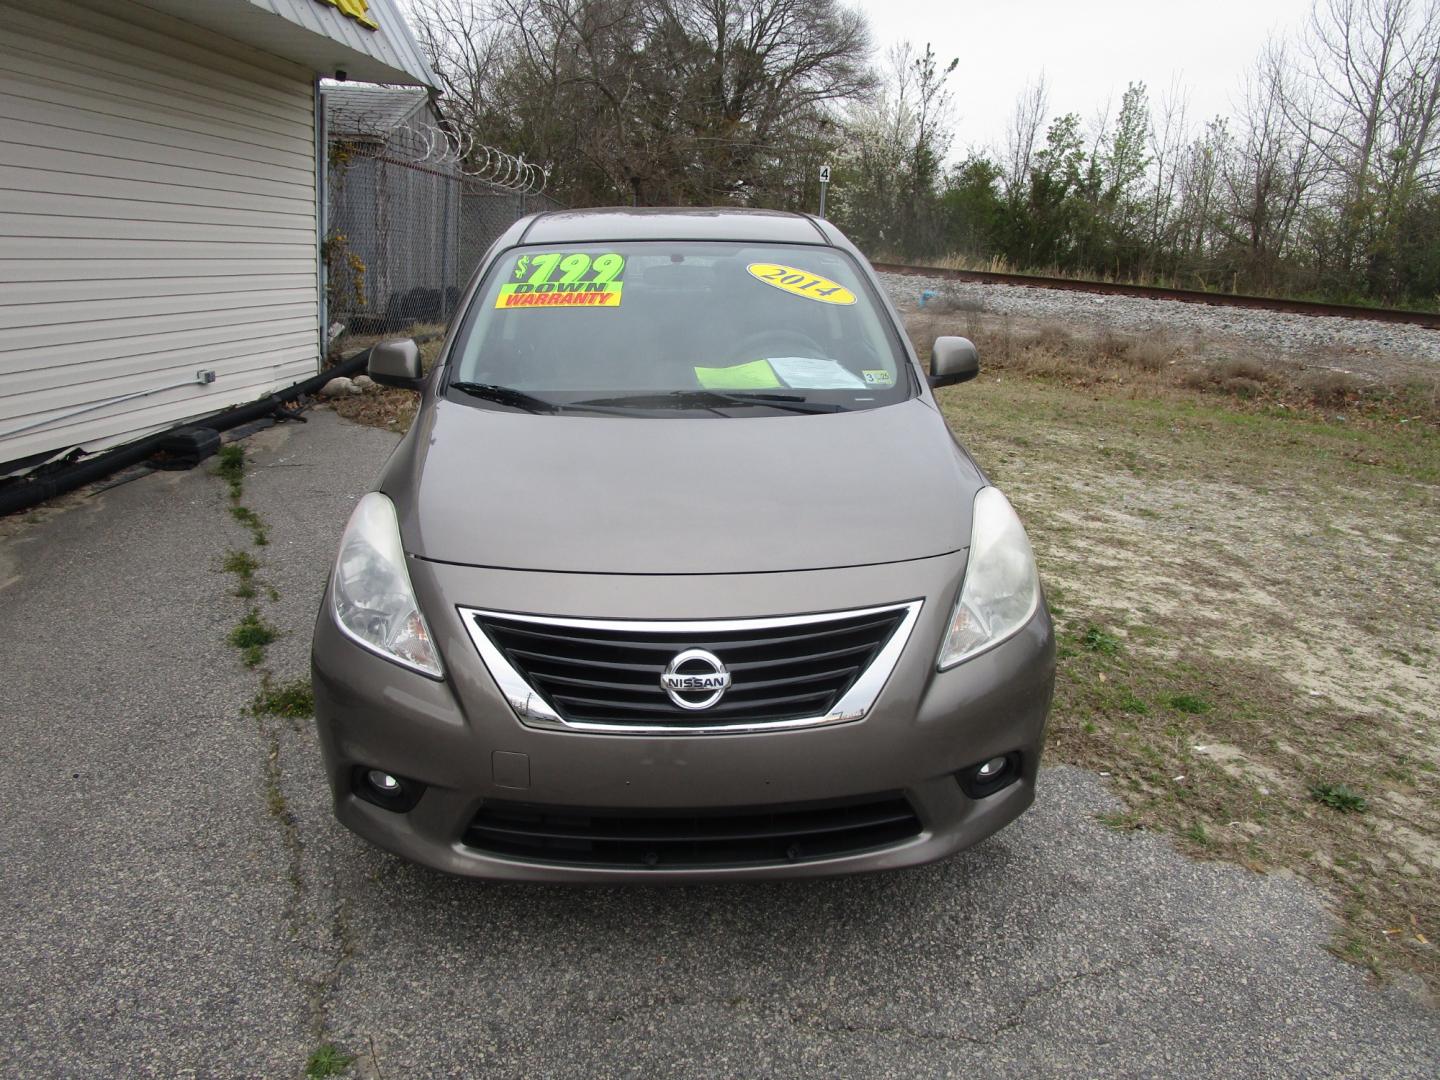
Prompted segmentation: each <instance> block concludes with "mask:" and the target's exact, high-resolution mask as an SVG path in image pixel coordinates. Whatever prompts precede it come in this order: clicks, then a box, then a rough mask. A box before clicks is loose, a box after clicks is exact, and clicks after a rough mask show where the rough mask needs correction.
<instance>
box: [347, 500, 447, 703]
mask: <svg viewBox="0 0 1440 1080" xmlns="http://www.w3.org/2000/svg"><path fill="white" fill-rule="evenodd" d="M330 605H331V610H332V611H333V613H334V615H335V621H336V622H337V623H338V624H339V626H340V629H341V630H343V631H345V633H346V635H348V636H349V637H350V638H351V639H353V640H354V641H356V642H358V643H359V644H361V645H363V646H364V647H365V648H367V649H369V650H370V651H371V652H376V653H379V654H380V655H381V656H383V657H385V658H386V659H387V660H394V661H395V662H396V663H397V664H403V665H405V666H406V667H408V668H413V669H414V670H415V671H419V672H421V673H422V674H425V675H430V676H432V677H434V678H437V679H438V678H439V677H440V675H441V673H442V669H441V667H440V654H439V653H438V652H436V650H435V643H434V640H433V639H432V638H431V636H430V628H429V627H428V626H427V625H425V616H424V615H422V614H420V605H419V603H418V602H417V601H416V599H415V590H414V588H413V587H412V586H411V584H410V574H409V573H408V572H407V571H406V569H405V549H404V547H403V546H402V545H401V543H400V523H399V521H398V520H397V519H396V517H395V504H394V503H392V502H391V501H390V500H389V499H387V498H386V497H385V496H384V495H382V494H380V493H379V492H378V491H372V492H370V494H368V495H366V496H364V497H363V498H362V499H361V500H360V502H359V503H358V504H357V505H356V507H355V512H354V513H353V514H351V515H350V523H349V524H348V525H346V526H345V535H344V536H343V537H342V538H341V540H340V554H339V556H338V557H337V558H336V559H335V574H334V577H333V578H332V579H331V583H330Z"/></svg>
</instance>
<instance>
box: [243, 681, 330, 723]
mask: <svg viewBox="0 0 1440 1080" xmlns="http://www.w3.org/2000/svg"><path fill="white" fill-rule="evenodd" d="M255 711H256V712H257V713H259V714H260V715H262V716H283V717H286V718H288V719H291V720H301V719H304V718H306V717H309V716H314V715H315V692H314V691H313V690H312V689H311V688H310V680H309V679H305V678H301V679H291V680H290V681H289V682H283V683H276V682H272V681H271V680H270V679H269V678H268V677H267V678H266V679H265V682H264V685H263V686H262V687H261V688H260V692H259V693H258V694H256V695H255Z"/></svg>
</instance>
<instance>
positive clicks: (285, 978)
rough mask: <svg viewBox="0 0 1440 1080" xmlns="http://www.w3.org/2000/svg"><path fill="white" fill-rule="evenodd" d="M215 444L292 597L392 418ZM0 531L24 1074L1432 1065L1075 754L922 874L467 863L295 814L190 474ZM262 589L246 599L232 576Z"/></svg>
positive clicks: (6, 803) (305, 812)
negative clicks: (316, 1060) (702, 872)
mask: <svg viewBox="0 0 1440 1080" xmlns="http://www.w3.org/2000/svg"><path fill="white" fill-rule="evenodd" d="M310 416H311V421H310V423H309V424H307V425H304V426H298V425H297V426H287V427H276V428H272V429H269V430H267V431H263V432H260V433H259V434H257V435H255V436H253V437H251V438H249V439H248V440H246V448H247V450H248V451H249V453H250V455H251V458H252V468H251V471H250V473H249V475H248V476H247V479H246V487H245V499H244V501H245V503H246V505H248V506H250V507H252V508H253V509H255V510H257V511H258V512H260V513H261V514H262V515H263V516H264V518H265V521H266V523H267V524H268V526H269V530H270V537H271V543H270V545H269V547H267V548H260V549H254V548H251V549H250V550H252V551H254V553H255V554H256V555H257V556H258V557H259V558H260V560H261V562H262V567H261V569H260V570H259V572H258V573H259V577H260V579H261V580H262V581H263V582H265V583H268V584H270V585H273V586H274V587H275V588H276V589H277V590H278V593H279V600H278V601H273V602H272V601H270V600H263V601H262V603H261V606H262V610H263V611H264V612H265V614H266V617H267V618H268V619H269V620H270V621H271V622H273V623H275V624H276V625H277V626H279V627H281V628H282V629H283V630H284V631H285V636H284V637H282V638H281V640H279V641H278V642H276V643H275V644H273V645H271V646H270V649H269V659H268V661H267V663H268V666H269V667H270V668H271V669H272V670H273V671H274V672H275V675H276V677H277V678H279V679H286V678H293V677H295V676H298V675H302V674H304V673H305V671H306V654H307V649H308V643H309V634H310V626H311V623H312V621H313V618H314V614H315V609H316V606H317V604H318V601H319V596H320V592H321V588H322V585H323V581H324V578H325V575H326V573H327V572H328V569H329V564H330V560H331V558H332V556H333V552H334V547H335V544H336V543H337V541H338V538H339V533H340V530H341V528H342V527H343V524H344V521H345V518H346V516H347V514H348V511H349V508H350V506H351V505H352V504H353V502H354V500H355V498H356V497H358V495H359V494H360V493H361V492H363V491H364V490H366V489H367V487H368V485H369V484H370V482H371V480H372V478H373V477H374V475H375V474H376V472H377V470H378V469H379V467H380V465H381V463H382V462H383V460H384V458H385V456H386V454H387V453H388V451H389V449H390V447H391V446H393V445H394V442H395V436H393V435H388V434H386V433H384V432H380V431H376V430H373V429H369V428H361V427H355V426H352V425H349V424H347V423H345V422H344V421H341V420H339V419H338V418H337V417H336V416H334V415H333V414H332V413H329V412H319V413H311V414H310ZM64 502H65V503H66V504H68V507H67V508H65V509H63V510H59V511H46V512H45V513H43V514H41V515H39V516H40V518H41V520H39V521H37V522H34V523H25V522H12V523H10V524H7V525H6V527H5V529H4V532H3V534H0V614H3V625H4V626H5V628H6V631H7V632H6V633H5V635H4V637H3V640H0V671H3V678H0V723H3V736H4V740H5V745H6V751H5V755H4V773H3V783H0V860H3V862H0V865H3V868H4V869H3V872H0V904H3V906H4V910H5V913H6V917H5V919H4V923H3V930H0V943H3V949H4V955H5V957H6V959H7V961H8V964H7V967H8V970H7V972H6V992H5V993H4V995H3V997H0V1055H3V1056H0V1060H3V1061H4V1062H5V1067H4V1071H5V1072H6V1073H8V1074H11V1075H24V1076H75V1075H110V1074H116V1075H119V1074H124V1075H163V1076H186V1075H197V1076H264V1077H271V1076H275V1077H285V1076H297V1075H299V1074H301V1072H302V1071H303V1069H304V1066H305V1061H306V1058H307V1056H308V1055H309V1054H310V1052H311V1051H312V1050H314V1049H315V1047H316V1046H317V1045H319V1044H320V1043H321V1042H324V1041H333V1042H334V1043H336V1044H337V1045H338V1046H340V1047H341V1048H343V1049H344V1050H345V1051H346V1052H347V1053H349V1054H354V1055H356V1061H355V1063H354V1065H353V1066H352V1073H353V1074H354V1075H358V1076H367V1077H376V1076H383V1077H401V1076H485V1077H491V1076H493V1077H511V1076H514V1077H520V1076H545V1077H572V1076H573V1077H587V1078H606V1077H650V1076H657V1075H663V1076H667V1077H716V1076H743V1077H791V1076H843V1077H866V1078H869V1077H885V1076H905V1077H918V1076H937V1077H939V1076H959V1075H966V1076H977V1075H978V1076H1037V1075H1038V1076H1076V1077H1102V1076H1116V1077H1119V1076H1124V1077H1136V1076H1166V1077H1176V1076H1181V1077H1188V1076H1196V1077H1199V1076H1204V1077H1231V1076H1234V1077H1242V1076H1243V1077H1256V1076H1263V1077H1290V1076H1294V1077H1312V1076H1320V1075H1325V1076H1354V1077H1433V1076H1435V1075H1436V1074H1437V1071H1440V1014H1437V1013H1436V1012H1435V1011H1434V1010H1433V1009H1432V1008H1431V1007H1430V1006H1428V1005H1426V1004H1424V1003H1422V1002H1421V1001H1420V1000H1419V999H1418V998H1417V997H1416V996H1413V995H1412V993H1411V992H1409V991H1408V990H1407V989H1405V988H1403V987H1398V986H1392V987H1388V988H1384V989H1377V988H1375V987H1374V986H1372V985H1371V984H1370V983H1368V982H1367V980H1366V977H1365V975H1364V973H1363V972H1361V971H1360V970H1358V969H1356V968H1353V967H1350V966H1348V965H1346V964H1344V963H1342V962H1340V961H1339V960H1337V959H1335V958H1334V957H1332V956H1331V955H1330V954H1329V953H1327V952H1326V951H1325V944H1326V941H1327V940H1328V935H1329V933H1330V929H1331V926H1332V924H1331V922H1330V921H1329V916H1328V915H1327V914H1326V910H1325V907H1324V903H1323V898H1322V897H1321V896H1320V894H1318V893H1317V892H1315V891H1314V890H1313V889H1310V888H1308V887H1306V886H1304V885H1303V884H1301V883H1299V882H1297V881H1294V880H1291V879H1288V878H1285V877H1282V876H1278V875H1276V876H1270V877H1262V876H1258V875H1255V874H1252V873H1250V872H1248V871H1245V870H1242V869H1239V868H1237V867H1233V866H1228V865H1223V864H1216V863H1197V862H1193V861H1191V860H1189V859H1187V858H1185V857H1183V856H1180V855H1179V854H1177V853H1176V852H1175V851H1174V850H1173V849H1172V848H1171V847H1170V846H1169V845H1168V844H1167V843H1166V842H1165V840H1164V839H1163V838H1161V837H1156V836H1148V835H1142V834H1134V833H1117V832H1115V831H1112V830H1110V829H1108V828H1106V827H1105V826H1104V825H1102V824H1100V823H1099V822H1098V821H1097V820H1096V815H1097V814H1098V813H1101V812H1104V811H1105V810H1107V809H1113V808H1114V806H1115V805H1116V803H1115V801H1114V800H1113V799H1112V798H1111V797H1110V796H1109V795H1107V794H1106V793H1105V790H1104V788H1103V786H1102V783H1101V781H1100V780H1099V779H1098V778H1096V777H1095V776H1093V775H1091V774H1089V773H1085V772H1082V771H1080V770H1075V769H1049V770H1047V771H1046V772H1045V774H1044V775H1043V776H1042V780H1041V785H1040V793H1039V799H1038V802H1037V804H1036V806H1035V808H1034V809H1033V810H1032V811H1031V812H1030V813H1028V814H1026V815H1025V816H1024V817H1023V818H1022V819H1021V820H1020V821H1019V822H1017V823H1016V824H1015V825H1014V826H1012V827H1010V828H1009V829H1007V830H1005V831H1004V832H1002V833H1000V834H999V835H998V836H996V837H994V838H992V839H991V840H989V841H987V842H986V843H984V844H982V845H980V846H979V847H978V848H975V849H973V850H972V851H969V852H966V853H964V854H962V855H960V856H959V857H957V858H954V859H952V860H950V861H948V862H945V863H941V864H939V865H936V866H931V867H926V868H923V869H919V870H913V871H906V872H901V873H894V874H888V875H882V876H875V877H865V878H850V879H839V880H832V881H819V882H794V883H781V884H763V885H704V886H699V885H689V886H672V887H623V888H622V887H589V888H562V887H550V886H516V885H504V886H497V885H491V884H485V883H477V882H471V881H463V880H458V879H450V878H446V877H442V876H440V875H438V874H435V873H432V872H430V871H427V870H423V869H421V868H418V867H414V866H410V865H408V864H405V863H403V862H400V861H399V860H397V859H395V858H393V857H392V856H389V855H386V854H383V853H381V852H379V851H376V850H373V849H371V848H369V847H367V846H366V845H364V844H363V843H362V842H360V841H359V840H357V839H355V838H354V837H352V836H350V835H349V834H348V833H347V832H345V831H344V830H343V829H342V828H341V827H340V826H339V825H337V824H336V823H335V822H334V820H333V819H332V818H331V816H330V812H329V806H328V793H327V790H326V788H325V785H324V781H323V777H322V774H321V770H320V762H319V753H318V749H317V747H316V744H315V740H314V734H313V732H312V731H311V730H310V724H309V722H308V721H304V722H294V721H289V720H280V719H275V718H265V719H264V720H257V719H256V718H255V717H254V716H253V715H251V714H250V713H249V711H248V708H247V707H248V706H249V704H250V701H251V699H252V698H253V696H254V694H255V692H256V690H257V689H258V687H259V678H258V676H257V675H255V674H254V673H253V672H250V671H247V670H246V669H245V668H244V667H242V666H241V664H240V661H239V659H238V654H237V653H236V652H235V650H233V649H232V648H230V647H229V646H228V645H227V644H226V643H225V635H226V633H227V632H228V631H229V629H230V627H231V626H233V625H234V623H235V622H236V620H237V619H238V618H239V617H240V615H241V613H242V611H243V604H242V602H241V601H239V600H237V599H234V598H232V597H231V596H229V594H228V590H229V589H230V587H231V580H230V579H229V578H228V577H227V576H226V575H225V574H223V573H222V572H221V571H220V568H219V563H220V559H221V558H222V557H223V555H224V552H225V550H226V549H227V548H230V547H234V548H237V549H245V548H248V546H249V545H248V533H247V532H246V530H245V529H244V528H243V527H242V526H241V525H240V524H238V523H237V522H235V521H233V520H232V519H231V518H230V516H229V515H228V514H227V513H226V505H227V504H226V499H225V494H224V488H223V485H222V484H221V483H220V482H219V481H218V480H216V479H215V478H213V477H211V476H209V475H208V471H207V470H206V469H199V470H195V471H193V472H190V473H156V474H153V475H150V476H146V477H143V478H141V479H139V480H136V481H135V482H133V483H128V484H125V485H123V486H120V487H116V488H114V489H112V490H109V491H105V492H103V493H101V494H98V495H95V496H93V497H88V498H80V497H71V498H68V499H66V500H64ZM263 591H264V590H263V589H262V594H263Z"/></svg>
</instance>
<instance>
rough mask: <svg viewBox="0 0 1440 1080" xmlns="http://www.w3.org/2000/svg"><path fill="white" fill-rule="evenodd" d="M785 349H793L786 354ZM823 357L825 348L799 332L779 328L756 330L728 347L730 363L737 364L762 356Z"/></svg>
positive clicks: (807, 335)
mask: <svg viewBox="0 0 1440 1080" xmlns="http://www.w3.org/2000/svg"><path fill="white" fill-rule="evenodd" d="M787 349H793V351H791V352H786V351H785V350H787ZM824 355H825V347H824V346H823V345H821V344H820V343H819V342H818V341H816V340H815V339H814V338H812V337H811V336H810V335H809V334H806V333H805V332H803V331H801V330H792V329H788V328H784V327H782V328H779V329H775V330H757V331H755V332H754V333H752V334H746V335H745V336H744V337H743V338H741V339H740V340H739V341H737V342H735V344H734V345H732V346H731V347H730V363H732V364H738V363H743V362H745V361H746V360H758V359H760V357H762V356H764V357H766V358H768V357H771V356H811V357H816V358H820V357H823V356H824Z"/></svg>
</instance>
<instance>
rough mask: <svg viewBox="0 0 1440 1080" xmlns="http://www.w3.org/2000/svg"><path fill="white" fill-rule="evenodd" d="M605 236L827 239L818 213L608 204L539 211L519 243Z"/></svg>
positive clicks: (591, 240) (823, 241)
mask: <svg viewBox="0 0 1440 1080" xmlns="http://www.w3.org/2000/svg"><path fill="white" fill-rule="evenodd" d="M607 240H738V241H742V242H754V243H782V244H829V243H830V242H831V241H830V238H829V236H828V235H827V234H826V233H825V231H824V230H822V229H821V228H820V226H819V225H818V224H817V223H816V222H815V221H814V219H812V218H809V217H807V216H805V215H804V214H792V213H787V212H784V211H780V210H747V209H740V208H738V207H737V208H731V207H674V208H672V207H628V206H626V207H619V206H617V207H605V208H600V209H592V210H552V211H550V212H548V213H543V214H537V215H536V216H535V217H534V218H533V219H532V220H531V221H530V223H529V226H528V227H527V228H526V229H525V230H524V232H523V233H522V234H521V236H520V237H518V238H517V239H516V240H515V241H514V242H515V243H520V244H583V243H594V242H597V241H607Z"/></svg>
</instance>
